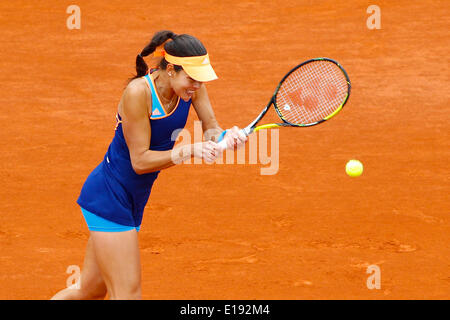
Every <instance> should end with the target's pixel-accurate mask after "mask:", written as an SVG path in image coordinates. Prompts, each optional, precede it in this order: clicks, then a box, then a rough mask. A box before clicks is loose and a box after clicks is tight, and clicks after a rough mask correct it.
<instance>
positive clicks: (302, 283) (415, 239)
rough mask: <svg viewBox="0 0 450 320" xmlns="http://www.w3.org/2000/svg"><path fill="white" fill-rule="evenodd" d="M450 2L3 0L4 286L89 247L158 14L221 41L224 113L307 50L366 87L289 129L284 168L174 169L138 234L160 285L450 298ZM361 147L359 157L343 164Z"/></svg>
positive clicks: (245, 109) (34, 287)
mask: <svg viewBox="0 0 450 320" xmlns="http://www.w3.org/2000/svg"><path fill="white" fill-rule="evenodd" d="M71 4H76V5H78V6H79V7H80V9H81V29H79V30H76V29H75V30H69V29H68V28H67V26H66V20H67V18H68V17H69V15H70V14H68V13H66V9H67V7H68V6H69V5H71ZM372 4H376V5H378V6H379V7H380V9H381V29H379V30H377V29H375V30H369V29H368V27H367V25H366V21H367V19H368V18H369V16H370V14H369V13H367V12H366V10H367V8H368V7H369V6H370V5H372ZM449 16H450V5H449V3H448V1H445V0H433V1H415V2H413V3H411V2H410V1H406V0H399V1H395V4H393V2H392V1H385V0H377V1H362V0H360V1H356V0H352V1H331V0H324V1H306V0H305V1H301V0H298V1H264V3H263V4H262V3H261V2H260V1H200V0H195V1H190V2H189V5H183V4H182V2H181V1H174V0H164V1H159V0H158V1H143V0H142V1H135V0H133V1H126V2H123V1H118V0H108V1H100V0H99V1H85V0H77V1H75V2H71V1H56V0H51V1H50V0H48V1H31V0H28V1H2V2H0V22H1V28H0V30H1V31H0V33H1V38H2V42H1V47H0V65H1V73H0V77H1V86H0V91H1V94H0V106H1V112H0V127H1V131H0V134H1V139H0V150H1V152H0V161H1V167H0V178H1V186H0V197H1V201H0V248H1V254H0V284H1V285H0V299H48V298H50V297H51V296H52V295H53V294H54V293H55V292H57V291H58V290H60V289H61V288H63V287H64V286H65V284H66V281H67V279H68V277H69V276H70V275H69V274H67V273H66V270H67V268H68V267H69V266H71V265H75V266H77V265H78V266H80V267H81V266H82V263H83V258H84V254H85V246H86V243H87V239H88V235H89V232H88V229H87V226H86V224H85V222H84V220H83V217H82V214H81V211H80V208H79V206H78V205H77V204H76V202H75V201H76V199H77V197H78V195H79V192H80V189H81V187H82V185H83V183H84V181H85V179H86V177H87V176H88V174H89V173H90V172H91V171H92V170H93V169H94V168H95V166H96V165H97V164H98V163H99V162H100V161H101V160H102V159H103V156H104V154H105V152H106V150H107V148H108V145H109V143H110V142H111V139H112V137H113V136H114V128H115V113H116V111H117V104H118V102H119V99H120V96H121V93H122V90H123V88H124V87H125V85H126V80H127V78H129V77H131V76H132V74H133V73H134V72H135V70H134V66H135V57H136V55H137V54H138V53H139V52H140V50H142V48H143V47H144V46H145V44H146V43H147V42H148V41H149V39H150V37H151V36H152V35H153V33H154V32H156V31H158V30H161V29H170V30H173V31H174V32H176V33H189V34H192V35H195V36H196V37H198V38H199V39H200V40H201V41H202V42H203V43H204V44H205V46H206V48H207V49H208V52H209V54H210V56H211V62H212V65H213V66H214V68H215V71H216V72H217V74H218V76H219V80H217V81H213V82H211V83H209V84H208V85H207V87H208V92H209V96H210V99H211V102H212V105H213V107H214V110H215V114H216V117H217V119H218V121H219V123H220V125H221V126H222V127H223V128H229V127H231V126H233V125H237V126H240V127H244V126H246V125H247V124H248V123H249V122H250V121H251V120H253V119H254V117H255V116H256V115H257V114H258V113H259V112H260V110H261V108H262V107H263V106H265V105H266V103H267V102H268V100H269V98H270V96H271V95H272V93H273V91H274V89H275V86H276V85H277V83H278V81H279V80H280V79H281V77H282V76H283V75H284V74H285V73H286V72H287V71H289V70H290V69H291V68H292V67H293V66H295V65H297V64H298V63H300V62H302V61H304V60H307V59H309V58H314V57H329V58H333V59H335V60H337V61H339V62H340V63H341V64H342V65H343V66H344V68H345V69H346V71H347V72H348V74H349V77H350V79H351V81H352V92H351V96H350V100H349V102H348V103H347V105H346V106H345V107H344V109H343V111H342V112H341V113H340V114H339V115H337V116H336V117H335V118H333V119H331V120H330V121H328V122H326V123H324V124H321V125H318V126H315V127H311V128H282V129H280V130H279V141H280V142H279V145H280V151H279V155H280V159H279V170H278V173H277V174H275V175H261V174H260V170H261V168H263V167H264V165H262V164H260V163H258V164H234V165H231V164H230V165H219V164H214V165H206V164H203V165H180V166H176V167H173V168H170V169H167V170H166V171H163V172H162V173H161V174H160V176H159V178H158V180H157V181H156V183H155V186H154V187H153V190H152V194H151V196H150V199H149V202H148V204H147V208H146V211H145V214H144V220H143V225H142V228H141V231H140V233H139V241H140V247H141V262H142V270H143V273H142V291H143V298H144V299H449V298H450V241H449V240H450V236H449V235H450V217H449V213H450V201H449V194H450V183H449V182H450V181H449V155H450V154H449V150H450V145H449V141H450V134H449V133H450V131H449V129H448V124H449V123H450V116H449V115H450V112H449V111H450V110H449V105H450V103H449V102H450V83H449V74H450V70H449V65H450V63H449V62H450V61H449V58H448V54H447V53H448V52H449V51H450V44H449V41H448V39H449V33H450V32H449V28H448V17H449ZM271 112H273V111H271ZM196 119H197V118H196V115H195V112H194V111H193V110H191V113H190V116H189V119H188V124H187V129H189V130H190V131H191V132H192V131H193V129H194V120H196ZM350 159H358V160H360V161H361V162H362V163H363V164H364V173H363V174H362V176H360V177H358V178H350V177H349V176H347V175H346V174H345V164H346V162H347V161H348V160H350ZM371 265H376V266H378V267H379V268H380V272H381V280H380V283H381V288H380V289H376V288H375V289H368V287H367V279H368V277H370V274H368V273H367V269H368V267H369V266H371Z"/></svg>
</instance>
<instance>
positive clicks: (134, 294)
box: [109, 283, 142, 300]
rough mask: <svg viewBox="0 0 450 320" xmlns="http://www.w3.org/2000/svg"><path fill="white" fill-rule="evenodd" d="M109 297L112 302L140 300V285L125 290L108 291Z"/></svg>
mask: <svg viewBox="0 0 450 320" xmlns="http://www.w3.org/2000/svg"><path fill="white" fill-rule="evenodd" d="M109 296H110V298H111V299H112V300H141V299H142V291H141V285H140V283H139V284H135V285H130V286H127V287H125V288H120V289H115V290H114V289H113V290H110V291H109Z"/></svg>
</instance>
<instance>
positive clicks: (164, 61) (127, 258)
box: [52, 30, 247, 299]
mask: <svg viewBox="0 0 450 320" xmlns="http://www.w3.org/2000/svg"><path fill="white" fill-rule="evenodd" d="M150 54H153V56H159V57H161V58H157V59H160V61H159V64H158V67H157V68H156V69H152V70H150V72H149V68H148V66H147V63H146V62H145V61H144V59H143V57H145V56H148V55H150ZM136 71H137V75H136V76H135V77H134V78H133V79H132V80H131V81H130V82H129V84H128V85H127V87H126V88H125V90H124V92H123V95H122V98H121V100H120V103H119V106H118V112H117V115H116V118H117V125H116V131H115V136H114V138H113V140H112V142H111V144H110V146H109V148H108V151H107V152H106V154H105V156H104V159H103V161H102V162H101V163H100V164H99V165H98V166H97V167H96V168H95V169H94V170H93V171H92V172H91V174H90V175H89V177H88V178H87V180H86V181H85V183H84V185H83V188H82V190H81V193H80V196H79V198H78V201H77V202H78V204H79V205H80V206H81V211H82V213H83V215H84V218H85V220H86V223H87V225H88V229H89V230H90V237H89V240H88V243H87V249H86V255H85V258H84V264H83V269H82V272H81V276H80V287H79V289H77V288H74V287H69V288H66V289H64V290H61V291H59V292H58V293H57V294H56V295H54V296H53V297H52V299H103V298H105V296H106V294H108V296H109V298H110V299H141V264H140V254H139V246H138V231H139V228H140V225H141V221H142V216H143V211H144V207H145V205H146V203H147V201H148V198H149V196H150V191H151V189H152V185H153V183H154V181H155V180H156V178H157V177H158V174H159V172H160V170H162V169H166V168H169V167H171V166H173V165H175V164H177V163H181V162H182V161H184V160H186V159H189V158H191V157H198V158H202V159H204V161H206V162H213V161H214V160H215V159H216V157H217V156H218V155H219V154H220V148H219V147H218V144H216V143H215V142H214V141H212V140H215V141H217V140H216V139H218V136H219V135H220V134H221V133H223V132H224V131H223V130H222V129H221V128H220V127H219V125H218V123H217V121H216V119H215V116H214V112H213V109H212V106H211V103H210V101H209V98H208V94H207V91H206V87H205V85H204V83H205V82H208V81H212V80H215V79H217V76H216V74H215V72H214V70H213V68H212V66H211V64H210V61H209V56H208V53H207V51H206V49H205V47H204V46H203V44H202V43H201V42H200V41H199V40H198V39H196V38H195V37H193V36H190V35H186V34H182V35H176V34H174V33H173V32H171V31H167V30H163V31H160V32H157V33H156V34H155V35H154V36H153V38H152V40H151V42H150V43H149V44H148V45H147V46H146V47H145V48H144V49H143V50H142V52H141V53H140V54H139V55H138V56H137V57H136ZM191 104H192V105H193V107H194V109H195V111H196V113H197V115H198V117H199V119H200V120H201V121H202V127H203V131H204V135H205V140H206V141H205V142H199V143H194V144H190V145H183V146H178V147H175V148H174V143H175V142H174V140H175V139H174V136H173V134H172V133H173V132H174V131H175V130H177V129H180V128H184V126H185V124H186V120H187V117H188V113H189V109H190V106H191ZM178 132H179V131H178ZM225 132H226V134H225V137H224V139H225V140H226V141H227V146H228V147H229V148H235V147H239V146H240V145H242V144H244V143H245V141H246V139H247V138H246V137H245V136H244V135H243V134H241V133H240V130H239V129H238V128H237V127H233V128H232V129H230V130H227V131H225Z"/></svg>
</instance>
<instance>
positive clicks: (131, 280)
mask: <svg viewBox="0 0 450 320" xmlns="http://www.w3.org/2000/svg"><path fill="white" fill-rule="evenodd" d="M91 238H92V240H93V245H94V249H95V255H96V258H97V263H98V266H99V268H100V271H101V274H102V277H103V279H104V281H105V283H106V287H107V290H108V295H109V298H110V299H121V300H129V299H141V298H142V295H141V260H140V253H139V243H138V233H137V231H136V229H133V230H130V231H123V232H100V231H91Z"/></svg>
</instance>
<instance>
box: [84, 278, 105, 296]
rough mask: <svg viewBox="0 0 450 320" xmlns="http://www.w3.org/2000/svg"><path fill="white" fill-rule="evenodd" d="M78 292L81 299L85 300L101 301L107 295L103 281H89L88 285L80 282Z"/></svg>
mask: <svg viewBox="0 0 450 320" xmlns="http://www.w3.org/2000/svg"><path fill="white" fill-rule="evenodd" d="M79 290H80V296H81V299H85V300H101V299H104V298H105V296H106V293H107V289H106V285H105V283H104V282H103V280H98V281H90V282H88V283H83V282H82V283H81V287H80V289H79Z"/></svg>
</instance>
